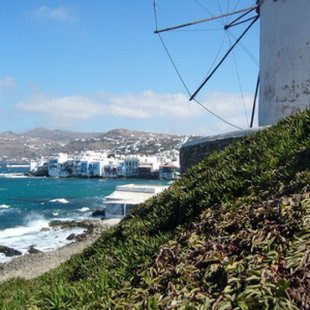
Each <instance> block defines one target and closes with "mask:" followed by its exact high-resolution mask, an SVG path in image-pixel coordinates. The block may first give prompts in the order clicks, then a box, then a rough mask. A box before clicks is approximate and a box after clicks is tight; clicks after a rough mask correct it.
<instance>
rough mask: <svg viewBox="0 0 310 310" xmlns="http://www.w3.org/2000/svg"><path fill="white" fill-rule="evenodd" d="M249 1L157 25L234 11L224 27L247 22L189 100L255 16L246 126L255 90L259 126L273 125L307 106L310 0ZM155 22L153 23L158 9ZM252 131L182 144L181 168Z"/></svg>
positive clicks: (309, 106) (309, 97)
mask: <svg viewBox="0 0 310 310" xmlns="http://www.w3.org/2000/svg"><path fill="white" fill-rule="evenodd" d="M227 1H229V0H227ZM253 2H254V3H253V6H252V7H248V8H245V9H240V10H237V11H234V12H228V13H225V14H221V15H220V16H211V17H209V18H206V19H202V20H198V21H194V22H189V23H186V24H182V25H178V26H173V27H169V28H164V29H161V30H158V29H157V30H156V31H155V33H158V34H159V35H160V33H161V32H163V31H170V30H175V29H179V28H183V27H188V26H193V25H196V24H198V23H199V24H200V23H205V22H210V21H214V20H216V19H218V18H222V17H226V16H234V15H237V17H236V18H235V19H234V21H233V22H231V23H230V24H228V25H225V26H224V29H227V27H231V26H235V25H239V24H241V23H246V22H249V23H250V24H249V25H248V26H247V28H246V29H245V30H244V32H243V33H242V34H241V36H240V37H239V38H238V39H237V40H236V41H235V43H234V44H233V45H232V46H231V48H230V49H229V50H228V51H227V53H226V54H225V55H224V57H223V58H222V59H221V61H220V62H219V63H218V65H217V66H216V67H215V68H214V70H213V71H212V72H211V73H210V74H209V75H208V76H207V78H206V79H205V80H204V81H203V83H202V84H201V85H200V86H199V87H198V88H197V90H196V91H195V92H194V93H193V94H190V100H192V99H195V96H196V95H197V94H198V93H199V92H200V90H201V89H202V88H203V87H204V85H205V84H206V83H207V82H208V81H209V79H210V78H211V77H212V75H213V74H214V73H215V71H216V70H217V69H218V68H219V66H221V64H222V63H223V62H224V61H225V59H226V57H227V56H228V54H229V53H230V52H231V51H232V50H233V49H234V48H235V46H236V45H237V44H238V43H239V41H240V40H241V39H242V37H243V36H244V34H245V33H246V32H247V31H248V30H249V29H250V28H251V26H252V25H253V24H254V23H255V21H256V20H257V19H258V18H259V20H260V57H259V58H260V60H259V78H258V80H257V86H256V91H255V99H254V103H253V111H252V119H251V126H250V127H252V124H253V119H254V111H255V105H256V104H255V103H256V97H257V94H258V93H259V107H258V125H259V126H265V125H272V124H275V123H277V122H278V121H279V120H281V119H283V118H285V117H287V116H289V115H291V114H294V113H296V112H298V111H302V110H305V109H310V0H256V1H255V0H253ZM238 3H239V2H238ZM155 9H156V8H155V0H154V10H155ZM255 12H256V15H255V16H251V15H250V17H249V15H248V14H253V13H254V14H255ZM155 22H156V26H157V20H156V12H155ZM168 55H169V54H168ZM258 82H259V83H258ZM198 103H199V102H198ZM212 114H213V113H212ZM215 116H216V115H215ZM222 120H223V119H222ZM224 121H225V120H224ZM230 125H233V124H230ZM234 127H236V126H234ZM258 129H259V128H258ZM251 132H253V131H252V130H243V131H242V130H239V131H238V132H236V131H234V132H229V133H226V134H224V135H216V136H209V137H205V138H202V139H200V140H197V141H193V142H189V143H187V144H185V145H184V146H183V147H182V148H181V150H180V163H181V171H182V172H184V171H185V170H186V169H187V168H188V167H190V166H191V165H193V164H194V163H197V162H198V161H199V160H201V159H202V158H204V157H205V156H208V154H210V153H211V152H212V150H214V149H221V148H224V147H226V146H227V145H229V144H230V143H231V142H232V141H233V140H234V139H236V138H237V136H238V137H241V136H244V135H247V134H250V133H251ZM193 154H194V155H193Z"/></svg>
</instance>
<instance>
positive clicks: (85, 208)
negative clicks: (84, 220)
mask: <svg viewBox="0 0 310 310" xmlns="http://www.w3.org/2000/svg"><path fill="white" fill-rule="evenodd" d="M89 210H90V209H89V208H87V207H83V208H81V209H79V211H80V212H87V211H89Z"/></svg>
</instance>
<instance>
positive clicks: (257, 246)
mask: <svg viewBox="0 0 310 310" xmlns="http://www.w3.org/2000/svg"><path fill="white" fill-rule="evenodd" d="M309 166H310V112H306V113H303V114H300V115H298V116H297V117H294V118H289V119H287V120H285V121H282V122H281V123H279V124H278V125H277V126H274V127H272V128H269V129H267V130H264V131H262V132H259V133H257V134H255V135H253V136H251V137H248V138H245V139H242V140H241V141H239V142H237V143H235V144H233V145H231V146H230V147H228V148H227V149H226V150H225V151H223V152H217V153H214V154H213V155H211V156H210V157H209V158H208V159H206V160H205V161H203V162H201V163H199V164H198V165H196V166H195V167H193V168H192V169H190V170H189V171H188V172H187V174H186V175H185V176H184V177H182V179H181V180H179V181H177V182H176V183H175V184H174V185H173V186H172V187H171V188H170V190H169V191H166V192H164V193H163V194H162V195H160V196H158V197H156V198H154V199H152V200H149V201H148V202H146V203H145V204H144V205H143V206H140V207H139V208H137V209H136V210H135V211H134V212H133V214H132V215H131V216H130V217H128V218H126V219H125V220H123V221H122V222H121V223H120V225H119V226H117V227H115V228H113V229H110V230H109V231H107V232H105V233H103V235H102V236H101V237H100V239H99V240H98V241H97V242H96V243H95V244H94V245H93V246H91V247H90V248H88V249H87V250H86V251H84V252H83V253H82V254H80V255H76V256H75V257H74V258H73V259H71V260H70V261H69V262H67V263H65V264H63V265H62V266H61V267H60V268H58V269H56V270H55V271H52V272H49V273H47V274H45V275H43V276H41V277H39V278H37V279H34V280H32V281H25V280H21V279H15V280H11V281H8V282H6V283H4V284H2V285H1V286H0V306H1V307H2V308H3V309H13V308H16V309H23V308H27V307H33V308H34V309H35V308H36V307H39V308H44V309H45V308H53V309H61V308H63V309H81V308H85V309H98V308H99V309H101V308H102V309H106V308H113V309H117V308H120V309H121V308H128V309H132V308H147V309H159V308H169V307H177V308H184V309H192V308H195V309H196V308H201V309H209V308H210V309H211V308H212V307H213V309H227V308H236V309H237V308H239V309H266V308H270V309H275V308H276V307H278V308H287V309H298V308H304V309H307V308H309V307H310V292H308V291H307V287H309V284H310V283H309V281H310V280H309V279H310V272H309V266H310V252H309V250H307V247H308V246H309V245H310V197H309V191H310V190H309V184H310V171H309Z"/></svg>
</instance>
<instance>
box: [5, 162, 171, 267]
mask: <svg viewBox="0 0 310 310" xmlns="http://www.w3.org/2000/svg"><path fill="white" fill-rule="evenodd" d="M26 172H27V169H25V168H16V167H15V168H3V167H2V168H1V167H0V246H7V247H10V248H13V249H16V250H18V251H20V252H22V254H26V253H27V252H28V249H29V247H30V246H33V247H35V248H36V249H38V250H40V251H50V250H54V249H56V248H58V247H61V246H64V245H66V244H68V243H70V242H72V241H69V240H67V237H68V235H70V234H71V233H75V234H79V233H82V232H83V229H82V228H78V227H77V228H71V229H60V228H59V229H50V230H48V229H44V228H47V227H48V226H49V222H50V221H52V220H63V221H67V220H75V221H81V220H84V219H89V218H93V217H92V212H93V211H94V210H96V209H100V207H101V206H102V201H103V199H104V197H105V196H107V195H109V194H111V193H112V192H113V191H114V190H115V188H116V186H117V185H124V184H160V185H167V182H163V181H160V180H142V179H87V178H48V177H31V176H26V175H25V173H26ZM15 257H16V256H15ZM12 258H14V257H6V256H5V255H4V254H3V253H0V263H5V262H8V261H10V260H11V259H12Z"/></svg>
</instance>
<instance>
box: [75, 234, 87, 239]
mask: <svg viewBox="0 0 310 310" xmlns="http://www.w3.org/2000/svg"><path fill="white" fill-rule="evenodd" d="M86 239H87V235H86V234H85V233H82V234H79V235H76V236H75V240H76V241H85V240H86Z"/></svg>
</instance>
